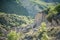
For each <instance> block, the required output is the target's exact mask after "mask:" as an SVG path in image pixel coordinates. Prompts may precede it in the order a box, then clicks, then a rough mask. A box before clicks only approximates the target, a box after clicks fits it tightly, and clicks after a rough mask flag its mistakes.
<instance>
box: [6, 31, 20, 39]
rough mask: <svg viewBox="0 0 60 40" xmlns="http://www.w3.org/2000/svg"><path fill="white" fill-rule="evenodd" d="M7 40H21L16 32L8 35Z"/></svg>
mask: <svg viewBox="0 0 60 40" xmlns="http://www.w3.org/2000/svg"><path fill="white" fill-rule="evenodd" d="M7 37H8V38H7V40H19V38H20V33H16V31H11V32H10V33H9V34H8V35H7Z"/></svg>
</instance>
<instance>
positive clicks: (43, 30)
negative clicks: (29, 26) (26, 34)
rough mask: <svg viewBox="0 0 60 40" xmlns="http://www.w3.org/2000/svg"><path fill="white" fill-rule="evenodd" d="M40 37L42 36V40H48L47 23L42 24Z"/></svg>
mask: <svg viewBox="0 0 60 40" xmlns="http://www.w3.org/2000/svg"><path fill="white" fill-rule="evenodd" d="M39 30H40V31H39V33H40V34H39V37H40V36H41V38H40V39H41V40H48V39H49V37H48V34H47V28H46V23H45V22H42V23H41V28H39Z"/></svg>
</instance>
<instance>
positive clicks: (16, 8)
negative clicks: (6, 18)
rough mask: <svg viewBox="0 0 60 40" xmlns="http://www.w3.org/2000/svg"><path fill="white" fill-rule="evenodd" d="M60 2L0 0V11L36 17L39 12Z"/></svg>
mask: <svg viewBox="0 0 60 40" xmlns="http://www.w3.org/2000/svg"><path fill="white" fill-rule="evenodd" d="M59 2H60V1H59V0H0V11H1V12H6V13H16V14H20V15H26V16H28V15H30V16H32V17H34V16H35V15H36V14H37V13H38V12H40V11H42V10H44V9H46V8H48V7H49V6H52V5H56V4H58V3H59Z"/></svg>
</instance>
